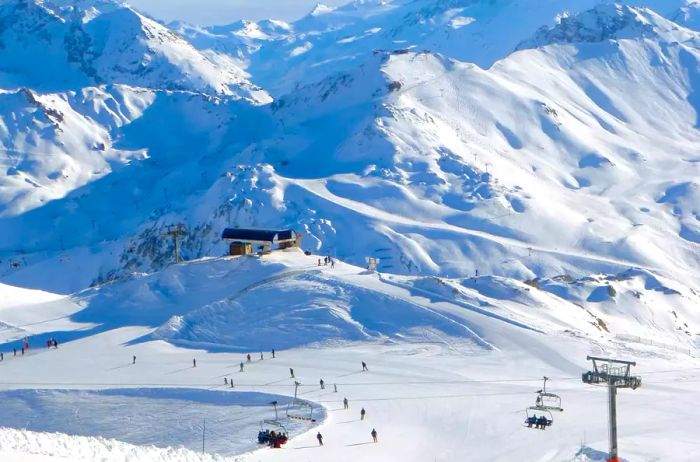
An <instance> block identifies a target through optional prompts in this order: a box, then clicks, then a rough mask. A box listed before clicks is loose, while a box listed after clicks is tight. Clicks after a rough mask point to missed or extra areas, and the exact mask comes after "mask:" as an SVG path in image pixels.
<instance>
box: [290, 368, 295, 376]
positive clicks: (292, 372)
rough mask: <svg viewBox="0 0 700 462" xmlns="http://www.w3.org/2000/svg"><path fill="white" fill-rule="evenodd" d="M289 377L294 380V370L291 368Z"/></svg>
mask: <svg viewBox="0 0 700 462" xmlns="http://www.w3.org/2000/svg"><path fill="white" fill-rule="evenodd" d="M289 375H290V376H291V377H292V378H294V369H292V368H291V367H290V368H289Z"/></svg>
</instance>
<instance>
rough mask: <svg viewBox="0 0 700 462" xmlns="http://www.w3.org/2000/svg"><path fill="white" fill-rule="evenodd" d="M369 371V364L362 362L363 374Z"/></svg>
mask: <svg viewBox="0 0 700 462" xmlns="http://www.w3.org/2000/svg"><path fill="white" fill-rule="evenodd" d="M368 370H369V369H367V363H366V362H364V361H362V372H365V371H368Z"/></svg>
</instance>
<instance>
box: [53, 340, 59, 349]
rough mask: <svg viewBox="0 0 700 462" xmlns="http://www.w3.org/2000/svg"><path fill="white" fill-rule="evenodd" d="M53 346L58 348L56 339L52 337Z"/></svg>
mask: <svg viewBox="0 0 700 462" xmlns="http://www.w3.org/2000/svg"><path fill="white" fill-rule="evenodd" d="M53 347H54V348H58V340H56V339H53Z"/></svg>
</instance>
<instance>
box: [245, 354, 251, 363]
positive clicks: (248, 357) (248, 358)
mask: <svg viewBox="0 0 700 462" xmlns="http://www.w3.org/2000/svg"><path fill="white" fill-rule="evenodd" d="M246 359H247V360H248V362H250V353H248V356H246Z"/></svg>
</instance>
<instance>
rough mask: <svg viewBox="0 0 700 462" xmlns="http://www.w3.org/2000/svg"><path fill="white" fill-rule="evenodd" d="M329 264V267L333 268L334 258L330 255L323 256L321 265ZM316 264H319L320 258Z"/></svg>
mask: <svg viewBox="0 0 700 462" xmlns="http://www.w3.org/2000/svg"><path fill="white" fill-rule="evenodd" d="M328 265H331V268H335V260H333V259H332V258H331V256H330V255H328V256H327V257H323V266H328ZM318 266H321V259H320V258H319V259H318Z"/></svg>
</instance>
